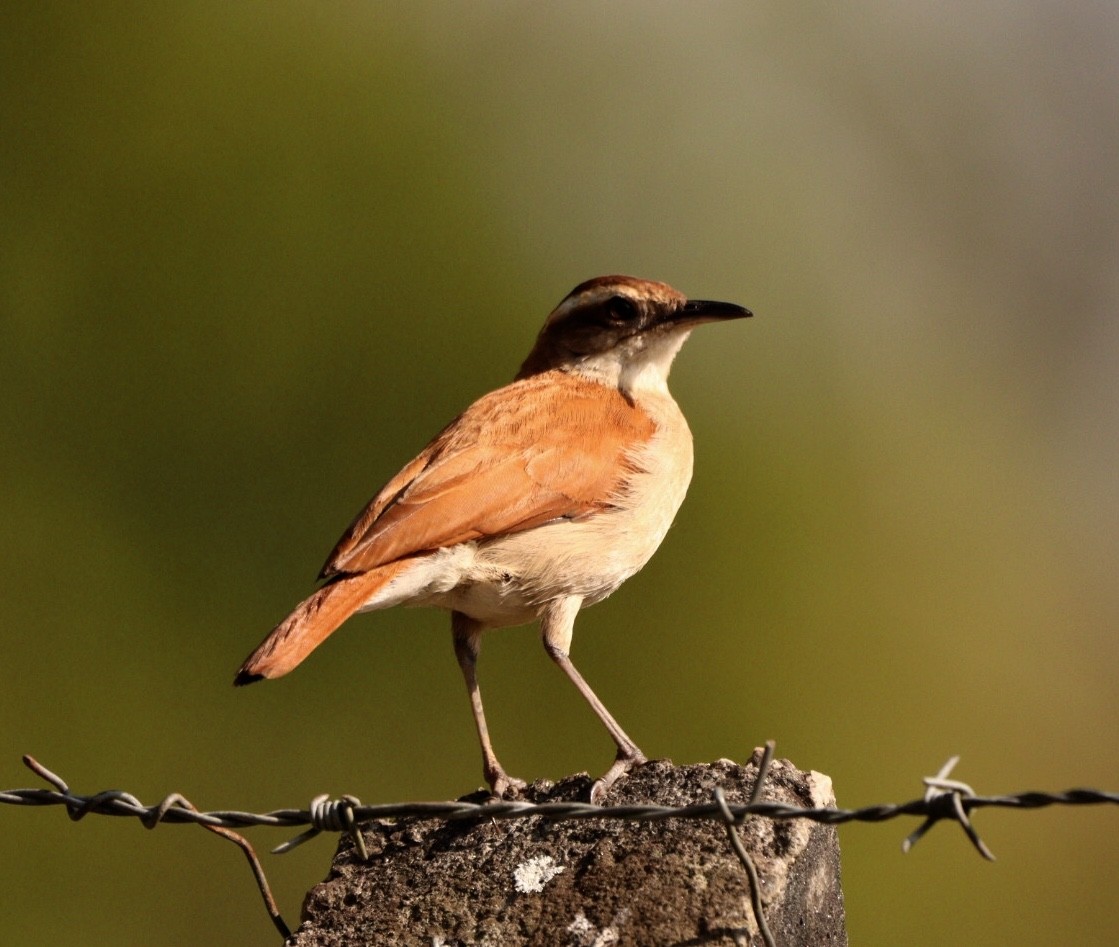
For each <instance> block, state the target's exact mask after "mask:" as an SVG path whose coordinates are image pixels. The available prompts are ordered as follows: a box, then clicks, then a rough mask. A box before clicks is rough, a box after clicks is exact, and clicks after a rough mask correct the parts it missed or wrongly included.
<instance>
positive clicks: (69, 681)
mask: <svg viewBox="0 0 1119 947" xmlns="http://www.w3.org/2000/svg"><path fill="white" fill-rule="evenodd" d="M0 75H2V84H0V208H2V213H0V418H2V423H0V456H2V458H3V459H2V461H0V519H2V520H3V523H4V535H5V541H4V542H3V544H2V545H0V555H2V556H3V562H2V566H3V569H2V575H3V578H2V579H0V582H2V583H3V585H2V588H0V601H2V605H3V614H4V619H3V628H4V632H3V634H4V639H3V640H4V649H3V661H2V663H0V719H2V721H3V725H2V730H0V733H2V739H0V750H2V752H0V786H4V787H14V786H24V785H38V781H37V780H36V779H35V778H34V777H33V776H32V775H31V774H29V773H28V772H26V771H25V770H24V769H23V768H22V766H21V765H20V762H19V757H20V754H21V753H25V752H29V753H32V754H34V755H36V756H37V757H38V758H39V759H40V760H42V761H43V762H44V763H45V764H46V765H48V766H50V767H52V768H54V769H55V770H57V771H58V772H60V773H61V774H62V775H63V776H64V777H66V778H67V779H68V780H69V781H70V783H71V785H72V786H73V787H74V788H75V790H77V791H80V792H94V791H96V790H100V789H103V788H124V789H128V790H130V791H131V792H133V793H136V794H137V795H139V796H140V797H141V798H142V799H144V800H146V801H155V800H156V799H158V798H160V797H162V796H163V795H164V794H165V793H167V792H170V791H173V790H174V791H180V792H182V793H184V794H186V795H187V796H188V797H189V798H190V799H191V800H193V801H194V802H195V803H196V804H197V805H199V806H200V807H203V808H245V809H257V810H260V809H268V808H275V807H284V806H303V805H305V804H306V802H307V801H308V800H309V799H310V798H311V796H313V795H315V794H316V793H319V792H330V793H332V794H340V793H343V792H350V793H355V794H357V795H359V796H360V797H361V798H362V799H363V800H364V801H366V802H390V801H401V800H410V799H425V798H448V797H455V796H458V795H460V794H462V793H464V792H468V791H470V790H472V789H474V788H475V787H476V786H477V785H478V784H479V782H480V765H479V761H478V754H477V748H476V744H475V740H474V735H473V731H472V726H471V721H470V715H469V712H468V707H467V702H466V697H465V695H464V692H463V689H462V684H461V681H460V678H459V672H458V668H457V666H456V665H455V661H454V658H453V656H452V652H451V647H450V635H449V632H448V622H447V620H446V618H445V617H444V616H441V615H439V614H436V613H434V612H426V611H414V612H405V611H398V612H390V613H382V614H380V615H372V616H361V617H359V618H358V619H355V620H354V621H353V622H352V623H351V624H350V625H348V626H347V627H346V629H345V630H344V631H342V632H341V633H339V634H338V635H337V636H335V638H333V639H332V640H331V641H330V643H329V645H328V646H327V647H325V648H323V649H322V650H321V651H319V652H317V653H316V654H315V655H314V657H313V658H312V659H311V660H310V661H308V663H307V664H306V665H305V666H304V667H302V668H300V670H299V672H298V673H296V674H294V675H292V676H291V677H288V678H285V679H283V680H282V681H278V682H273V683H270V684H265V685H258V686H256V687H253V688H251V689H249V690H237V691H235V690H234V689H233V688H232V687H230V681H231V678H232V675H233V672H234V670H235V669H236V667H237V665H238V663H239V662H240V661H241V659H242V658H243V657H244V656H245V654H246V653H247V652H248V651H249V650H250V649H251V648H252V647H253V646H255V645H256V643H257V642H258V641H259V639H260V638H261V637H262V636H263V634H264V633H265V632H266V631H267V630H268V629H269V628H270V627H271V626H272V624H273V623H274V622H275V621H277V620H278V619H279V618H281V617H283V615H285V614H286V612H287V610H288V609H289V607H290V606H291V605H293V604H294V603H295V602H296V601H297V600H298V599H300V598H302V597H303V596H304V595H305V594H307V593H308V592H309V591H310V589H311V588H312V587H313V582H312V579H313V576H314V574H315V571H316V569H317V568H318V566H319V565H320V563H321V560H322V558H323V557H324V556H325V554H326V552H327V551H328V549H329V548H330V547H331V545H332V544H333V542H334V540H335V539H336V538H337V536H338V535H339V534H340V532H341V531H342V529H343V528H344V527H345V525H346V524H347V523H348V522H349V520H350V518H351V516H352V515H353V514H354V513H355V512H356V511H357V510H358V508H359V507H360V506H361V504H363V503H364V502H365V501H366V500H367V499H368V498H369V496H370V495H371V494H372V493H373V492H374V491H375V490H376V488H377V487H379V486H380V484H381V483H382V482H383V481H384V480H385V479H386V478H387V477H388V476H390V475H391V474H393V473H394V472H395V471H396V470H397V469H398V467H399V466H400V465H401V464H402V463H403V462H404V461H406V460H407V459H408V458H410V457H411V456H412V454H413V453H414V452H415V451H416V450H417V449H418V448H420V447H421V446H422V445H423V444H424V442H425V441H426V440H427V439H428V437H429V436H430V435H431V434H433V433H434V432H435V431H436V430H437V429H438V428H439V427H440V426H441V425H442V424H443V423H445V422H446V421H447V420H449V419H450V418H451V417H452V416H453V415H455V414H456V413H457V412H458V411H459V410H461V409H462V408H463V407H464V406H465V405H466V404H468V403H469V402H470V401H471V400H472V399H473V398H475V397H476V396H478V395H479V394H481V393H483V392H485V391H486V390H488V389H490V388H493V387H496V386H498V385H500V384H502V383H504V382H505V381H507V380H508V379H509V378H510V377H511V376H512V374H513V372H514V371H515V370H516V368H517V366H518V364H519V362H520V359H521V358H522V357H523V356H524V354H525V353H526V352H527V350H528V347H529V346H530V344H531V342H532V339H533V337H534V335H535V332H536V330H537V329H538V327H539V324H540V323H541V321H542V319H543V317H544V315H545V314H546V313H547V312H548V311H549V309H551V307H552V306H553V305H555V303H557V302H558V301H559V300H560V299H561V298H562V297H563V296H564V295H565V294H566V293H567V292H568V290H570V289H571V287H572V286H574V285H575V284H576V283H578V282H579V281H581V280H583V279H586V278H588V277H591V276H595V275H599V274H602V273H610V272H623V273H632V274H635V275H640V276H645V277H649V278H655V279H660V280H665V281H667V282H670V283H672V284H673V285H675V286H676V287H678V288H679V289H681V290H683V291H684V292H686V293H688V294H691V295H694V296H700V297H711V298H721V299H729V300H733V301H736V302H740V303H743V304H745V305H748V306H750V307H752V308H753V309H754V311H755V312H756V314H757V315H756V318H755V319H753V320H751V321H750V322H746V323H735V324H731V325H726V326H720V327H713V328H709V329H705V330H701V331H700V332H698V333H697V334H696V337H695V338H694V339H693V341H692V342H691V343H690V344H689V346H688V347H687V348H686V349H685V351H684V353H683V354H682V356H681V358H680V359H679V361H678V363H677V367H676V371H675V373H674V376H673V388H674V392H675V394H676V396H677V398H678V400H679V401H680V403H681V405H682V406H683V408H684V410H685V412H686V413H687V415H688V417H689V420H690V422H691V425H692V428H693V431H694V433H695V437H696V445H697V450H696V454H697V463H696V477H695V481H694V483H693V486H692V491H691V496H690V497H689V500H688V502H687V503H686V504H685V505H684V508H683V510H682V512H681V515H680V517H679V520H678V522H677V525H676V527H675V528H674V530H673V531H672V533H670V535H669V538H668V540H667V541H666V543H665V545H664V547H663V548H662V550H661V551H660V553H659V554H658V556H657V557H656V558H654V560H653V562H652V563H651V564H650V565H649V566H648V567H647V568H646V569H645V571H644V572H643V573H642V574H641V575H640V576H639V577H637V578H635V579H634V580H632V581H631V582H630V583H629V584H627V585H626V587H624V588H623V589H622V590H621V591H620V592H619V593H618V594H617V595H615V596H614V597H613V598H612V599H611V600H610V601H608V602H607V603H605V604H603V605H600V606H598V607H597V608H595V609H592V610H590V611H588V612H586V613H584V615H583V616H581V618H580V620H579V623H578V632H577V634H576V637H575V651H574V654H575V657H576V660H577V662H578V663H579V666H580V668H581V669H582V670H583V672H584V673H585V674H586V676H587V678H588V679H589V680H590V681H591V682H592V683H593V684H594V685H595V686H596V688H597V689H598V691H599V693H600V694H601V695H602V696H603V698H604V700H605V701H606V703H607V704H608V705H609V706H610V708H611V709H612V710H613V711H614V712H615V713H616V714H617V716H618V717H619V719H620V720H621V721H622V723H623V725H624V726H625V727H626V728H627V729H628V730H629V732H630V733H631V734H632V735H633V736H634V737H635V739H636V740H637V741H638V742H639V743H640V744H641V745H642V747H643V748H644V749H645V750H646V752H648V753H650V754H651V755H655V756H668V757H671V758H672V759H674V760H676V761H677V762H682V763H683V762H695V761H703V760H711V759H714V758H717V757H721V756H730V757H734V758H736V759H739V760H741V759H744V758H746V757H747V756H748V755H749V754H750V752H751V750H752V748H753V747H754V746H755V745H757V744H759V743H761V742H762V741H763V740H764V739H766V738H767V737H773V738H775V739H776V740H777V744H778V751H779V753H780V755H782V756H787V757H789V758H791V759H792V760H794V761H795V762H796V763H797V764H798V765H800V766H801V767H803V768H806V769H807V768H812V769H817V770H820V771H823V772H826V773H828V774H830V775H831V776H832V778H833V779H834V780H835V786H836V791H837V794H838V798H839V801H840V804H841V805H846V806H857V805H865V804H870V803H877V802H885V801H901V800H903V799H908V798H912V797H914V796H916V795H919V794H920V792H921V785H920V782H919V779H920V777H921V776H923V775H926V774H929V773H931V772H933V771H935V770H936V769H937V768H938V767H939V766H940V764H941V763H942V762H943V761H944V759H946V758H947V757H948V756H949V755H950V754H953V753H959V754H961V755H962V757H963V761H962V763H961V765H960V766H959V767H958V769H957V772H956V775H958V776H959V777H960V778H962V779H965V780H968V781H970V782H971V783H973V784H974V785H975V786H976V787H977V789H978V790H979V791H981V792H991V793H995V792H1009V791H1017V790H1022V789H1061V788H1066V787H1069V786H1073V785H1088V786H1098V787H1100V788H1106V789H1113V790H1114V789H1117V788H1119V739H1117V738H1116V726H1115V720H1116V712H1117V711H1119V698H1117V687H1116V669H1117V662H1119V643H1117V636H1116V627H1117V625H1119V582H1117V581H1116V576H1117V574H1119V542H1117V536H1119V489H1117V482H1116V480H1117V478H1116V471H1117V467H1119V397H1117V386H1116V377H1117V370H1119V322H1117V319H1116V314H1117V303H1119V147H1117V146H1119V8H1117V7H1116V6H1115V5H1114V4H1108V3H1091V2H1080V0H1070V2H1066V3H1063V4H1054V3H1049V2H1043V0H1024V2H1017V3H991V4H971V3H966V2H964V0H945V2H941V3H937V4H931V3H916V2H903V3H897V2H892V3H891V2H886V0H861V2H854V3H849V4H843V5H837V4H805V3H788V2H781V3H778V2H761V3H751V4H740V3H703V4H697V3H689V4H684V3H650V2H615V3H611V4H598V3H593V4H592V3H561V4H531V5H530V4H517V3H508V2H505V3H499V2H475V3H470V4H451V3H431V2H426V3H417V2H411V3H398V4H374V3H352V2H351V3H337V4H321V3H310V2H302V3H300V2H293V0H282V2H274V3H268V4H263V3H252V4H249V3H188V4H176V5H166V6H160V5H154V6H153V5H151V4H138V3H136V4H128V3H118V4H60V3H39V4H31V3H27V2H23V3H20V2H16V3H12V4H6V5H5V6H4V9H3V12H0ZM480 673H481V675H482V685H483V690H484V693H485V694H486V697H487V700H488V710H489V714H490V722H491V728H492V730H493V731H494V737H495V740H496V745H497V748H498V751H499V753H500V755H501V758H502V760H503V761H504V762H505V764H506V766H507V767H508V768H509V770H510V771H511V772H513V773H515V774H518V775H521V776H526V777H529V778H533V777H540V776H548V777H553V778H554V777H559V776H562V775H564V774H567V773H569V772H575V771H579V770H584V769H589V770H591V771H592V772H600V771H602V770H603V769H604V768H605V767H606V766H607V764H608V763H609V762H610V759H611V751H612V748H611V746H610V744H609V741H608V739H607V738H606V736H605V735H604V733H603V732H602V730H601V729H600V727H599V726H598V724H597V722H596V721H595V720H594V718H593V717H592V716H591V714H590V713H589V711H587V709H586V708H585V707H584V706H582V704H581V703H580V700H579V698H578V696H577V695H576V693H575V691H574V689H573V688H571V687H570V686H569V685H568V684H567V683H566V681H565V680H564V679H563V677H562V675H560V674H559V673H557V671H556V670H555V668H554V667H552V666H551V664H550V662H549V661H548V660H547V658H546V657H545V655H544V653H543V651H542V649H541V648H540V647H539V645H538V642H537V640H536V635H535V632H534V631H532V630H530V629H522V630H515V631H508V632H503V633H497V634H494V635H492V636H491V637H490V638H488V639H487V643H486V647H485V649H484V653H483V660H482V664H481V671H480ZM0 820H2V822H3V830H4V831H3V842H2V843H0V846H2V848H0V850H2V851H3V857H2V859H0V873H2V880H0V916H3V918H4V922H3V928H4V932H3V936H2V939H3V941H4V942H5V943H10V944H19V945H45V944H58V943H82V944H121V943H125V944H198V943H230V944H232V943H237V944H260V945H267V944H274V943H275V942H276V937H275V933H274V931H273V929H272V927H271V925H270V924H269V922H268V920H267V918H266V916H265V914H264V912H263V911H262V910H261V908H260V905H259V902H258V897H257V893H256V890H255V888H254V886H253V884H252V881H251V878H250V876H249V873H248V872H247V871H246V869H245V866H244V863H243V861H242V858H241V856H240V855H239V854H238V853H237V852H235V851H234V850H233V848H232V847H230V846H228V845H227V844H226V843H224V842H222V841H220V840H218V839H216V838H214V837H212V836H210V835H209V834H207V833H205V832H202V831H199V830H195V829H191V828H186V827H162V828H159V829H158V830H157V831H155V832H152V833H150V834H149V833H146V832H145V831H144V830H143V829H142V828H141V827H140V826H139V824H138V823H134V822H131V821H124V820H110V819H105V818H97V817H91V818H89V819H87V820H86V821H85V822H83V823H82V824H81V825H78V826H75V825H71V824H70V823H69V821H68V820H67V819H66V818H65V815H64V813H63V812H62V811H60V810H57V809H52V810H17V809H14V808H9V807H3V808H0ZM977 823H978V826H979V828H980V830H981V831H982V833H983V835H984V836H985V838H986V840H987V841H988V843H989V844H990V845H991V847H992V848H993V849H994V851H995V852H996V854H997V855H998V856H999V861H998V862H997V863H995V864H986V863H983V862H982V861H981V860H980V859H979V858H978V857H977V856H976V855H975V853H974V852H972V851H971V849H970V848H969V847H968V846H967V844H966V840H965V839H964V838H963V836H962V834H961V833H959V831H958V830H956V829H954V828H952V827H950V826H949V827H944V828H942V829H940V830H938V831H936V832H934V833H933V834H932V835H931V836H930V837H929V838H928V839H927V840H926V841H924V842H923V843H922V844H921V845H920V846H918V847H917V849H915V850H914V851H913V852H912V853H911V854H909V855H908V856H905V857H903V856H902V854H901V852H900V851H899V842H900V841H901V839H902V838H903V837H904V836H905V835H906V834H907V833H908V832H909V831H910V830H911V829H912V828H913V827H914V824H913V823H910V822H893V823H887V824H885V825H878V826H856V827H850V828H845V829H843V830H842V831H841V843H842V847H843V855H844V864H843V870H844V886H845V891H846V897H847V908H848V921H849V929H850V934H851V940H852V943H853V944H874V945H887V944H890V945H892V944H930V945H931V944H937V945H940V944H949V943H951V944H983V945H987V944H1009V943H1013V944H1015V945H1017V947H1027V945H1041V944H1053V943H1073V942H1075V943H1077V944H1082V945H1097V944H1098V945H1104V944H1107V945H1111V944H1114V943H1115V942H1116V941H1117V939H1119V923H1117V921H1116V916H1115V911H1114V907H1115V903H1114V897H1115V894H1114V883H1113V881H1112V880H1111V879H1114V878H1115V877H1116V873H1117V872H1119V845H1117V844H1116V840H1117V837H1119V814H1117V813H1116V812H1114V811H1112V810H1109V809H1086V810H1071V809H1061V810H1047V811H1045V812H1036V813H1030V814H1020V813H1006V812H997V811H985V812H983V813H981V814H980V815H979V816H978V817H977ZM288 834H289V833H287V832H275V831H272V830H265V829H258V830H255V831H253V832H252V833H251V835H250V837H251V839H252V840H253V841H254V843H255V844H256V845H257V847H258V848H259V849H261V850H262V851H263V850H266V849H267V848H269V847H271V846H272V845H274V844H276V843H278V842H280V841H282V840H283V839H284V838H286V837H287V836H288ZM331 854H332V844H331V842H330V840H329V839H325V838H324V839H320V840H318V841H316V842H315V843H313V844H310V845H306V846H304V847H303V848H301V849H299V850H298V851H297V852H295V853H293V854H291V855H288V856H285V857H284V858H275V857H271V856H266V867H267V869H268V872H269V875H270V877H271V879H272V881H273V883H274V885H275V888H276V892H277V896H278V897H279V900H280V904H281V907H282V909H283V911H284V913H285V914H286V915H287V917H288V919H289V921H291V922H293V923H294V922H295V921H296V920H297V917H298V911H299V904H300V900H301V897H302V894H303V892H304V891H305V890H306V889H307V888H309V887H310V886H311V885H312V884H314V883H315V882H317V881H318V880H320V879H321V877H322V876H323V875H324V874H325V872H326V870H327V866H328V864H329V860H330V857H331Z"/></svg>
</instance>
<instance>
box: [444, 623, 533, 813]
mask: <svg viewBox="0 0 1119 947" xmlns="http://www.w3.org/2000/svg"><path fill="white" fill-rule="evenodd" d="M482 627H483V626H482V625H480V624H479V623H478V622H476V621H474V620H473V619H472V618H469V617H468V616H466V615H464V614H463V613H462V612H453V613H452V614H451V631H452V633H453V634H454V639H455V657H456V658H458V666H459V667H460V668H462V676H463V678H464V679H465V680H466V691H467V693H468V694H469V695H470V709H471V710H472V711H473V713H474V725H475V727H477V728H478V742H479V743H481V744H482V772H483V773H484V774H485V777H486V782H487V783H489V785H490V790H491V791H492V792H493V794H494V795H495V796H497V797H498V798H502V797H504V796H505V794H506V793H508V792H510V791H516V790H518V789H524V787H525V783H524V780H522V779H514V778H513V777H512V776H510V775H509V774H508V773H506V772H505V770H504V769H503V768H502V766H501V764H500V763H499V762H498V761H497V756H496V755H495V754H494V752H493V744H492V743H490V732H489V729H488V728H487V727H486V714H485V711H484V710H483V709H482V692H481V691H480V690H479V689H478V677H477V675H476V674H475V667H476V665H477V664H478V651H479V650H480V648H481V646H482Z"/></svg>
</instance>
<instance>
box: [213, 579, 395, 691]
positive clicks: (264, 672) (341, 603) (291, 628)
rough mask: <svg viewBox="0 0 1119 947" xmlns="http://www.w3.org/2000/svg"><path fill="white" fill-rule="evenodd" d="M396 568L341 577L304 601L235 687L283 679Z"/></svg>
mask: <svg viewBox="0 0 1119 947" xmlns="http://www.w3.org/2000/svg"><path fill="white" fill-rule="evenodd" d="M393 566H398V564H397V563H393V564H392V565H390V566H387V567H384V568H381V569H374V570H372V571H371V572H363V573H361V574H359V575H344V576H341V577H339V578H336V579H334V580H333V581H331V582H328V583H327V584H326V585H324V586H323V587H322V588H321V589H319V590H318V591H317V592H315V593H314V594H313V595H311V596H309V597H308V598H305V599H304V600H303V601H302V602H300V603H299V604H298V605H297V606H296V607H295V611H293V612H292V613H291V614H290V615H288V617H287V618H285V619H284V620H283V621H282V622H280V624H278V625H277V626H276V627H275V628H273V629H272V631H271V632H269V634H268V637H267V638H265V639H264V640H263V641H262V642H261V643H260V644H259V645H258V646H257V649H256V650H255V651H254V652H253V653H252V654H250V655H249V656H248V657H247V658H246V659H245V663H244V664H242V665H241V668H240V670H239V671H238V672H237V676H236V677H235V678H234V679H233V684H234V686H237V687H240V686H241V685H244V684H252V683H253V682H254V681H259V680H261V679H262V678H266V677H268V678H271V677H280V676H281V675H284V674H287V673H288V671H291V670H292V669H293V668H295V667H296V666H297V665H298V664H299V663H300V662H301V661H302V660H303V659H304V658H306V657H307V655H309V654H310V653H311V652H312V651H314V650H315V648H317V647H318V646H319V645H320V644H322V642H323V641H324V640H326V638H327V637H328V636H329V635H330V634H331V633H332V632H333V631H335V630H336V629H337V628H338V627H339V626H340V625H341V624H342V622H344V621H345V620H346V619H347V618H349V617H350V616H351V615H352V614H354V612H356V611H358V609H360V608H361V607H362V606H363V605H365V604H367V603H368V602H369V600H370V599H371V598H372V597H373V596H374V595H375V594H376V593H377V591H378V589H381V588H382V587H384V586H385V585H387V584H388V583H389V582H390V581H391V580H392V578H393V577H394V576H395V575H396V573H397V571H398V568H393Z"/></svg>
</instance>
